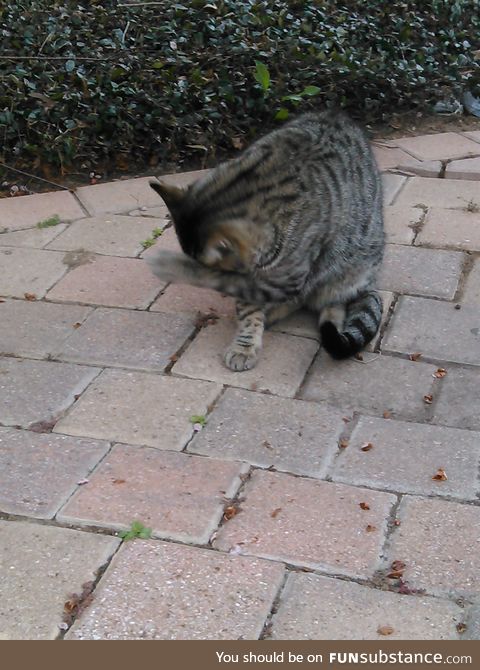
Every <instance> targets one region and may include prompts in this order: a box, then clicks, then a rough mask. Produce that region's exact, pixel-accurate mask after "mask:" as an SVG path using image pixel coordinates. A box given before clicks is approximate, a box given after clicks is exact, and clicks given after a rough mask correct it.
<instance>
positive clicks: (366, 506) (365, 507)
mask: <svg viewBox="0 0 480 670" xmlns="http://www.w3.org/2000/svg"><path fill="white" fill-rule="evenodd" d="M359 505H360V509H363V510H369V509H370V505H369V504H368V503H366V502H361V503H359Z"/></svg>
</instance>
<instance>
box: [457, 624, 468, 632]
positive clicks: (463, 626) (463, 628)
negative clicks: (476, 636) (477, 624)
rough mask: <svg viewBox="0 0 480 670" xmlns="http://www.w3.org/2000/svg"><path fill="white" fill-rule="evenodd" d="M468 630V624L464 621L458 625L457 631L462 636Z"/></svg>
mask: <svg viewBox="0 0 480 670" xmlns="http://www.w3.org/2000/svg"><path fill="white" fill-rule="evenodd" d="M466 630H467V624H466V623H464V622H463V621H460V623H457V631H458V632H459V633H460V634H462V633H464V632H465V631H466Z"/></svg>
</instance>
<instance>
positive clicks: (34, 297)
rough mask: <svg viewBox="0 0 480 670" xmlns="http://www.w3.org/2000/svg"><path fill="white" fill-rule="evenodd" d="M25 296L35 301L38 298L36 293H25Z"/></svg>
mask: <svg viewBox="0 0 480 670" xmlns="http://www.w3.org/2000/svg"><path fill="white" fill-rule="evenodd" d="M23 297H24V298H25V300H28V301H29V302H33V301H34V300H36V299H37V296H36V295H35V293H24V294H23Z"/></svg>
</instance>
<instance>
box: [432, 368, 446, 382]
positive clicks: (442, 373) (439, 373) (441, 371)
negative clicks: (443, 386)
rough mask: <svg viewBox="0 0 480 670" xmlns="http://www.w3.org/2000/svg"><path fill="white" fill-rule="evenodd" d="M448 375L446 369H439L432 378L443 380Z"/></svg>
mask: <svg viewBox="0 0 480 670" xmlns="http://www.w3.org/2000/svg"><path fill="white" fill-rule="evenodd" d="M446 374H447V371H446V370H445V368H438V369H437V370H435V372H434V373H433V375H432V377H435V378H436V379H442V378H443V377H445V375H446Z"/></svg>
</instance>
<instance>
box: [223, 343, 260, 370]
mask: <svg viewBox="0 0 480 670" xmlns="http://www.w3.org/2000/svg"><path fill="white" fill-rule="evenodd" d="M224 360H225V365H226V366H227V368H230V370H233V371H234V372H243V371H244V370H251V369H252V368H254V367H255V366H256V364H257V360H258V350H257V349H256V348H255V347H242V348H241V349H240V348H236V347H235V346H232V347H231V348H230V349H227V351H226V352H225V359H224Z"/></svg>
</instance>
